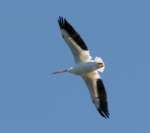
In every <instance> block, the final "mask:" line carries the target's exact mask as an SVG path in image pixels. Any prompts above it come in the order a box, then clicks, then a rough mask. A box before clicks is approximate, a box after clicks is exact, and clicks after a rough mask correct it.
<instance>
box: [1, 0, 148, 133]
mask: <svg viewBox="0 0 150 133" xmlns="http://www.w3.org/2000/svg"><path fill="white" fill-rule="evenodd" d="M58 16H64V17H66V18H67V20H68V21H69V22H70V23H71V24H72V25H73V26H74V27H75V28H76V30H77V31H78V32H79V33H80V35H81V36H82V38H83V39H84V40H85V42H86V43H87V45H88V47H89V49H90V50H91V54H92V55H93V57H95V56H101V57H102V58H103V59H104V61H105V64H106V70H105V72H104V73H103V74H102V78H103V80H104V83H105V86H106V89H107V93H108V101H109V110H110V119H107V120H105V119H104V118H102V117H101V116H100V115H99V113H98V112H97V110H96V109H95V106H94V105H93V104H92V102H91V99H90V95H89V92H88V89H87V87H86V85H85V84H84V82H83V81H82V79H81V78H79V77H77V76H74V75H71V74H65V75H60V76H53V75H51V73H52V72H53V71H55V70H57V69H61V68H67V67H70V66H71V65H73V64H74V61H73V58H72V55H71V52H70V51H69V49H68V47H67V45H66V44H65V42H64V40H63V39H62V38H61V35H60V31H59V27H58V24H57V19H58ZM149 69H150V2H149V1H148V0H124V1H121V0H105V1H104V0H95V1H87V0H74V1H73V0H62V1H61V0H41V1H40V0H24V1H23V0H1V1H0V132H1V133H60V132H61V133H83V132H85V133H91V132H96V133H98V132H101V133H110V132H111V133H119V132H121V133H133V132H135V133H141V132H143V133H149V132H150V78H149V74H150V70H149Z"/></svg>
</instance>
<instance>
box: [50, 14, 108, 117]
mask: <svg viewBox="0 0 150 133" xmlns="http://www.w3.org/2000/svg"><path fill="white" fill-rule="evenodd" d="M58 24H59V26H60V30H61V34H62V37H63V38H64V40H65V41H66V43H67V44H68V46H69V48H70V50H71V52H72V54H73V57H74V60H75V63H76V64H75V65H74V66H73V67H70V68H69V69H65V70H61V71H56V72H54V73H53V74H58V73H64V72H69V73H72V74H75V75H79V76H81V77H82V78H83V80H84V81H85V83H86V84H87V87H88V88H89V92H90V94H91V98H92V101H93V103H94V104H95V106H96V108H97V110H98V111H99V113H100V114H101V115H102V116H103V117H104V118H109V111H108V105H107V95H106V91H105V87H104V84H103V81H102V79H101V77H100V75H99V72H100V73H102V72H103V71H104V69H105V64H104V62H103V60H102V59H101V58H100V57H96V58H95V59H94V60H93V59H92V57H91V55H90V52H89V50H88V48H87V46H86V44H85V42H84V41H83V40H82V38H81V37H80V35H79V34H78V33H77V32H76V31H75V29H74V28H73V27H72V25H71V24H70V23H69V22H68V21H67V20H66V19H65V18H63V17H59V19H58Z"/></svg>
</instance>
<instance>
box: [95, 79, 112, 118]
mask: <svg viewBox="0 0 150 133" xmlns="http://www.w3.org/2000/svg"><path fill="white" fill-rule="evenodd" d="M97 87H98V95H99V99H100V106H99V108H98V109H97V110H98V112H99V113H100V114H101V115H102V116H103V117H104V118H109V111H108V104H107V94H106V91H105V86H104V84H103V81H102V80H101V79H98V80H97Z"/></svg>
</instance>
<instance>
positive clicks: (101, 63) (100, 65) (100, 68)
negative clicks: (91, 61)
mask: <svg viewBox="0 0 150 133" xmlns="http://www.w3.org/2000/svg"><path fill="white" fill-rule="evenodd" d="M95 62H96V64H97V67H98V71H99V72H103V71H104V69H105V64H104V61H103V60H102V58H100V57H95Z"/></svg>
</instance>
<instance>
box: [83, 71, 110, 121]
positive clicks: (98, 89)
mask: <svg viewBox="0 0 150 133" xmlns="http://www.w3.org/2000/svg"><path fill="white" fill-rule="evenodd" d="M83 79H84V80H85V82H86V84H87V86H88V88H89V91H90V94H91V97H92V101H93V103H94V104H95V106H96V108H97V110H98V112H99V113H100V114H101V115H102V116H103V117H104V118H109V111H108V103H107V94H106V90H105V86H104V84H103V81H102V79H100V77H99V74H98V72H97V71H94V72H91V73H88V74H86V75H85V76H83Z"/></svg>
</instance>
